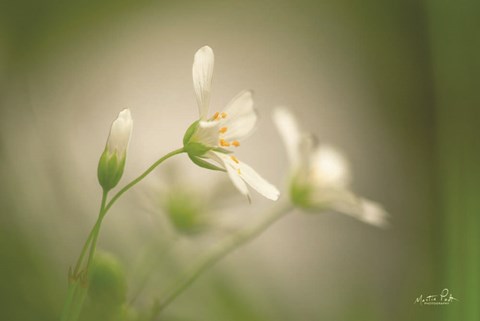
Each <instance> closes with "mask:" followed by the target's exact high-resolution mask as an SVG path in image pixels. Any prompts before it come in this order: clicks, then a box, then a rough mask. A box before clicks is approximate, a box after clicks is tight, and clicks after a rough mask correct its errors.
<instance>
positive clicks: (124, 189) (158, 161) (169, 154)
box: [105, 147, 185, 213]
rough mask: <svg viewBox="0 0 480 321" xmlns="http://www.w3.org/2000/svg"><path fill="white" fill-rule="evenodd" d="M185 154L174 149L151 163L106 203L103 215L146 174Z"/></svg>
mask: <svg viewBox="0 0 480 321" xmlns="http://www.w3.org/2000/svg"><path fill="white" fill-rule="evenodd" d="M183 152H185V150H184V148H183V147H182V148H179V149H176V150H174V151H171V152H170V153H168V154H166V155H165V156H163V157H162V158H160V159H159V160H157V161H156V162H155V163H153V165H152V166H150V167H149V168H148V169H147V170H146V171H145V172H143V174H142V175H140V176H138V177H137V178H135V179H134V180H133V181H131V182H130V183H128V184H127V185H125V187H123V188H122V189H121V190H120V191H119V192H118V193H117V194H115V196H114V197H112V199H111V200H110V202H108V204H107V206H106V207H105V213H107V212H108V210H109V209H110V207H112V205H113V204H114V203H115V202H116V201H117V200H118V199H119V198H120V196H122V194H123V193H125V192H126V191H128V190H129V189H130V188H132V187H133V186H135V185H136V184H137V183H138V182H140V181H141V180H142V179H144V178H145V176H147V175H148V174H150V172H152V171H153V170H154V169H155V168H156V167H157V166H158V165H160V164H161V163H162V162H163V161H165V160H167V159H169V158H170V157H172V156H175V155H178V154H181V153H183Z"/></svg>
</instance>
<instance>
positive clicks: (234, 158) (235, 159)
mask: <svg viewBox="0 0 480 321" xmlns="http://www.w3.org/2000/svg"><path fill="white" fill-rule="evenodd" d="M230 158H231V159H232V160H233V161H234V162H235V163H237V164H239V163H240V162H239V161H238V158H236V157H235V156H233V155H232V156H230Z"/></svg>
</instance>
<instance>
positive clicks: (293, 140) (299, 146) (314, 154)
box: [273, 108, 387, 227]
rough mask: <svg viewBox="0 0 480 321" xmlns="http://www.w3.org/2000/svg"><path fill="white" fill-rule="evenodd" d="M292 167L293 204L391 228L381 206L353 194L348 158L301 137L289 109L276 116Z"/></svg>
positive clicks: (306, 137)
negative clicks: (331, 211)
mask: <svg viewBox="0 0 480 321" xmlns="http://www.w3.org/2000/svg"><path fill="white" fill-rule="evenodd" d="M273 120H274V123H275V124H276V126H277V128H278V131H279V133H280V136H281V137H282V139H283V141H284V143H285V147H286V150H287V155H288V158H289V160H290V163H291V172H292V182H291V190H290V192H291V198H292V202H293V203H294V204H295V205H297V206H300V207H303V208H307V209H326V208H328V209H332V210H336V211H338V212H342V213H345V214H349V215H351V216H353V217H356V218H357V219H359V220H361V221H363V222H366V223H369V224H372V225H376V226H380V227H384V226H386V225H387V220H386V219H387V213H386V211H385V210H384V209H383V208H382V207H381V206H380V205H379V204H377V203H375V202H372V201H370V200H367V199H364V198H361V197H359V196H357V195H355V194H354V193H353V192H352V191H351V190H350V184H351V181H352V176H351V172H350V167H349V164H348V161H347V160H346V159H345V157H344V156H343V155H342V154H341V153H340V152H338V151H337V150H335V149H334V148H333V147H331V146H328V145H319V144H318V143H317V142H316V141H315V139H314V138H313V137H312V136H311V135H304V134H302V133H301V131H300V129H299V126H298V124H297V122H296V120H295V118H294V117H293V115H292V114H291V113H290V112H289V111H288V110H287V109H285V108H277V109H276V110H275V112H274V114H273Z"/></svg>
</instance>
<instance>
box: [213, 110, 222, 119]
mask: <svg viewBox="0 0 480 321" xmlns="http://www.w3.org/2000/svg"><path fill="white" fill-rule="evenodd" d="M219 115H220V113H219V112H218V111H217V112H215V114H213V117H212V118H213V120H217V119H218V116H219Z"/></svg>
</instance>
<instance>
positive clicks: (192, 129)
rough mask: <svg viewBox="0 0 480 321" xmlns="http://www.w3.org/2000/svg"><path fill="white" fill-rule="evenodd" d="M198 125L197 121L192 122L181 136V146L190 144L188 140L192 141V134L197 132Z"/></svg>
mask: <svg viewBox="0 0 480 321" xmlns="http://www.w3.org/2000/svg"><path fill="white" fill-rule="evenodd" d="M199 123H200V121H199V120H197V121H195V122H193V123H192V124H191V125H190V126H189V127H188V129H187V131H186V132H185V135H183V146H186V145H187V144H188V143H190V139H192V136H193V134H195V132H196V131H197V128H198V124H199Z"/></svg>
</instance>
